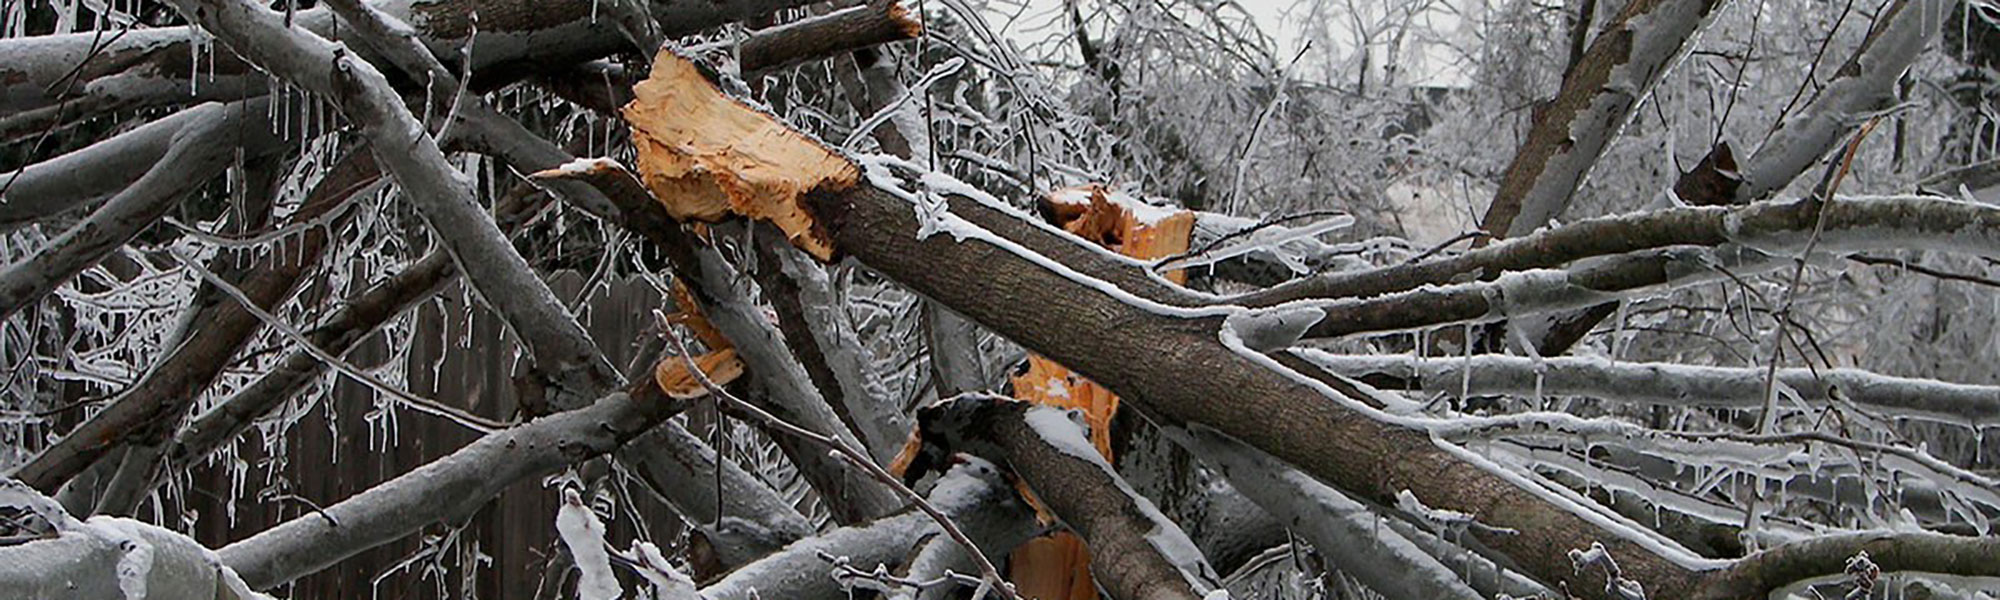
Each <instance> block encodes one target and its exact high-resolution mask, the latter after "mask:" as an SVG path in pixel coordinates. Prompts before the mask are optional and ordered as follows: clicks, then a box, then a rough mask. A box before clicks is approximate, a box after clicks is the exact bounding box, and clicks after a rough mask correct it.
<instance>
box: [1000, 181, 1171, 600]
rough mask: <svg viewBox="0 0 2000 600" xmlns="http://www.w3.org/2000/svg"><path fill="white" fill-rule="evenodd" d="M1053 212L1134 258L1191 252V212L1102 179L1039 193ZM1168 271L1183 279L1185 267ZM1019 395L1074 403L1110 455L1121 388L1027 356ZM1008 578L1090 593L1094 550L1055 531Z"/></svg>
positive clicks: (1081, 233) (1032, 545)
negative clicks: (1165, 205) (1111, 188)
mask: <svg viewBox="0 0 2000 600" xmlns="http://www.w3.org/2000/svg"><path fill="white" fill-rule="evenodd" d="M1042 205H1043V208H1044V209H1045V214H1048V215H1050V216H1051V217H1052V219H1053V220H1054V221H1055V224H1056V225H1059V226H1061V227H1062V228H1063V229H1064V230H1065V231H1068V232H1070V233H1074V234H1076V235H1077V236H1078V237H1082V238H1084V239H1087V240H1090V241H1092V242H1096V243H1097V244H1099V245H1102V246H1104V247H1106V248H1110V249H1112V250H1114V251H1117V252H1118V253H1119V254H1123V255H1126V256H1130V257H1133V258H1163V257H1167V256H1173V255H1176V254H1180V253H1182V252H1186V251H1187V249H1188V240H1189V236H1190V235H1191V234H1192V233H1193V231H1194V213H1191V212H1187V211H1180V210H1174V209H1168V208H1160V207H1156V206H1152V205H1148V204H1146V203H1144V202H1143V201H1140V200H1139V199H1137V198H1133V197H1131V196H1126V195H1122V194H1116V193H1113V192H1111V191H1109V190H1107V189H1105V188H1104V186H1100V185H1086V186H1079V187H1073V188H1066V189H1062V190H1056V191H1054V192H1051V193H1049V194H1048V195H1047V196H1044V197H1043V198H1042ZM1167 278H1168V279H1171V280H1173V281H1174V282H1175V283H1184V282H1185V281H1186V278H1187V274H1186V273H1185V272H1183V271H1174V272H1171V273H1168V274H1167ZM1012 381H1013V384H1014V397H1016V398H1020V399H1022V400H1026V401H1029V402H1033V403H1036V404H1048V405H1052V406H1061V407H1064V408H1074V409H1078V410H1081V411H1082V412H1083V420H1084V423H1085V424H1087V425H1089V426H1090V441H1091V444H1092V445H1094V446H1096V447H1097V452H1098V453H1100V454H1103V455H1104V458H1105V460H1110V459H1111V418H1112V417H1113V416H1115V415H1116V413H1117V411H1118V396H1117V395H1115V394H1112V393H1111V391H1110V390H1107V389H1104V386H1100V385H1097V384H1096V383H1093V382H1091V381H1090V380H1088V379H1084V378H1083V376H1081V375H1077V374H1076V373H1073V372H1071V371H1070V370H1069V369H1067V368H1064V367H1063V366H1062V365H1060V364H1056V362H1055V361H1052V360H1049V359H1046V358H1043V357H1041V356H1038V355H1032V354H1031V355H1029V356H1028V368H1027V370H1026V371H1024V372H1022V373H1021V374H1020V375H1016V376H1014V377H1013V379H1012ZM1008 578H1009V579H1011V580H1012V581H1013V582H1014V583H1015V585H1017V586H1019V590H1020V593H1021V596H1022V597H1024V598H1041V599H1043V600H1092V599H1095V598H1097V586H1096V585H1095V584H1094V583H1092V581H1091V579H1090V553H1089V552H1088V551H1087V550H1086V549H1085V548H1084V545H1083V540H1082V539H1080V538H1077V537H1076V536H1075V535H1071V534H1069V533H1057V534H1055V535H1052V536H1049V537H1043V538H1037V539H1033V540H1029V541H1028V543H1026V544H1023V545H1021V546H1020V547H1019V548H1017V549H1015V550H1014V553H1013V554H1012V555H1010V556H1009V557H1008Z"/></svg>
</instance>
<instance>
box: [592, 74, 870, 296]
mask: <svg viewBox="0 0 2000 600" xmlns="http://www.w3.org/2000/svg"><path fill="white" fill-rule="evenodd" d="M632 91H633V94H634V99H633V100H632V102H631V103H630V104H626V105H625V110H624V113H625V120H626V121H628V122H629V123H631V125H632V144H633V145H634V146H636V147H637V148H638V150H639V174H640V177H641V180H642V181H644V182H645V183H646V187H647V188H649V189H651V190H652V192H653V197H655V198H658V199H659V200H660V203H661V204H662V205H663V206H665V207H666V208H667V213H668V214H671V215H673V217H674V218H676V219H680V220H682V221H688V220H695V221H706V222H711V223H712V222H717V221H721V220H722V219H725V218H728V217H729V216H731V215H736V216H744V217H750V218H753V219H760V220H764V221H768V222H770V223H772V224H774V225H777V226H778V229H780V230H782V231H784V232H785V236H786V237H787V238H790V239H791V241H792V243H793V244H795V245H797V246H798V247H799V248H802V249H804V250H805V251H806V252H808V253H811V254H812V255H813V256H814V257H815V258H818V259H820V260H829V259H831V258H832V257H833V243H832V242H831V241H830V240H829V239H828V238H827V235H826V230H825V229H824V228H822V227H821V226H820V225H819V223H817V222H816V221H815V220H814V219H813V215H812V211H811V210H809V209H807V208H806V206H805V204H804V200H805V194H806V192H809V191H813V190H826V191H839V190H844V189H848V188H852V187H854V185H855V183H856V182H857V181H859V180H860V178H861V172H860V171H859V170H857V169H856V168H855V167H854V163H851V162H848V160H847V159H846V158H843V157H841V156H840V155H838V154H834V153H833V152H832V151H829V150H827V149H826V147H824V146H822V145H820V144H819V143H818V142H817V141H814V140H812V139H810V138H808V137H806V136H805V135H804V134H801V133H799V132H797V131H794V130H792V129H791V128H789V127H785V126H784V125H782V124H780V123H779V122H778V121H777V120H776V119H773V118H771V117H770V116H769V115H766V114H764V113H763V112H760V111H758V110H756V109H753V108H751V107H749V106H746V105H744V104H743V103H742V102H738V101H736V100H734V99H732V98H730V97H729V96H728V95H726V94H723V93H722V91H721V90H718V89H716V87H715V85H714V84H712V83H710V82H709V81H708V79H707V78H705V77H703V76H702V74H701V71H700V70H699V69H696V68H695V66H694V64H693V63H691V62H689V61H688V60H687V59H684V58H681V57H680V55H678V54H675V53H674V52H673V51H672V50H663V51H661V52H660V55H659V56H658V57H657V58H655V60H654V62H653V70H652V74H651V75H650V76H648V77H647V78H646V80H645V81H641V82H639V85H638V86H635V87H634V88H633V90H632Z"/></svg>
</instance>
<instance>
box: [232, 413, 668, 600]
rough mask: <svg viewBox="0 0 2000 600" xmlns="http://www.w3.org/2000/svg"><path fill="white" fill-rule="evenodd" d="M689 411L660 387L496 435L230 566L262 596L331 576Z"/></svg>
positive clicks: (246, 545)
mask: <svg viewBox="0 0 2000 600" xmlns="http://www.w3.org/2000/svg"><path fill="white" fill-rule="evenodd" d="M687 404H688V400H686V399H678V398H674V397H672V396H669V395H667V394H665V393H662V392H661V390H660V388H659V387H657V386H656V385H654V383H653V382H650V381H642V382H640V384H639V385H638V386H636V387H634V388H633V389H632V390H630V391H629V393H627V392H620V393H614V394H611V395H609V396H605V397H603V398H600V399H598V401H597V402H595V403H592V404H591V405H589V406H586V407H583V408H579V409H576V410H572V411H568V412H562V413H557V414H553V415H549V416H545V417H542V418H539V419H535V420H533V421H530V422H528V423H525V424H522V425H519V426H516V427H513V428H509V429H505V430H501V431H497V432H494V433H491V434H487V435H485V436H483V437H481V438H479V439H477V440H474V441H473V442H472V443H471V444H467V445H466V446H465V447H463V448H460V449H458V450H456V451H454V452H452V453H451V454H448V455H445V456H444V457H443V458H439V459H437V460H435V461H432V462H430V463H429V464H425V465H424V466H422V467H418V468H417V469H415V470H412V471H410V472H408V473H404V474H403V475H401V476H398V477H396V478H395V479H391V480H389V481H387V482H383V483H382V484H380V485H377V486H375V487H372V488H369V489H368V490H367V491H364V492H361V493H359V494H355V495H354V496H350V497H348V498H347V499H346V500H342V501H340V503H338V504H334V505H332V506H328V507H326V508H325V509H324V510H322V511H319V512H315V513H310V514H306V515H303V516H300V517H297V518H294V519H292V520H290V521H286V522H285V523H283V524H280V525H278V526H276V527H272V528H270V529H266V530H264V531H262V532H259V533H258V534H257V535H254V536H251V537H249V538H247V539H244V540H242V541H238V542H236V543H233V544H230V545H228V546H225V547H223V548H222V549H221V550H219V552H220V553H221V555H222V558H223V562H224V563H226V564H228V565H229V566H231V567H233V568H235V569H236V570H237V572H239V573H242V574H243V578H244V580H245V581H248V582H250V585H251V586H252V587H255V588H258V589H265V588H270V587H273V586H277V585H280V584H283V583H285V582H287V581H291V580H293V579H296V578H298V577H301V576H304V575H307V574H310V573H313V572H316V571H319V570H320V569H324V568H326V567H328V566H330V565H332V564H334V563H336V562H339V561H340V560H342V559H345V558H347V557H349V556H353V555H355V554H357V553H359V552H361V551H363V550H367V549H369V548H373V547H375V546H378V545H381V544H384V543H388V542H390V541H392V540H395V539H398V538H401V537H403V536H405V535H409V534H410V532H413V531H417V530H418V529H421V528H423V527H425V526H428V525H430V524H433V523H439V522H446V523H450V522H457V521H460V520H463V519H465V518H468V517H470V516H472V514H473V513H474V512H475V511H477V510H479V508H480V507H481V506H484V505H485V504H486V503H487V501H489V500H491V499H492V498H493V497H494V496H497V495H499V494H500V492H501V491H502V490H505V489H507V488H508V487H509V486H512V485H513V484H515V483H518V482H521V481H527V480H532V479H534V478H538V477H545V476H548V475H551V474H554V473H556V472H558V471H560V470H562V469H563V468H566V467H568V466H569V465H571V464H574V463H576V462H579V461H582V460H585V459H589V458H592V457H595V456H599V455H602V454H605V453H607V452H611V451H613V450H615V449H617V448H618V447H619V446H620V445H622V444H624V443H625V442H627V441H630V440H631V439H633V438H635V437H638V436H639V435H640V434H642V433H645V432H646V431H647V430H648V429H651V428H652V427H653V426H654V425H656V424H658V423H660V422H661V421H664V420H666V419H667V418H668V417H671V416H673V415H674V414H676V413H679V412H680V411H681V410H682V409H683V408H685V407H686V406H687Z"/></svg>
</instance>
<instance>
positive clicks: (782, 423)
mask: <svg viewBox="0 0 2000 600" xmlns="http://www.w3.org/2000/svg"><path fill="white" fill-rule="evenodd" d="M673 340H674V345H675V346H676V347H677V348H678V349H679V350H680V355H681V360H683V361H687V362H688V364H689V366H690V367H693V365H694V363H693V360H694V359H693V357H692V355H691V354H689V353H688V347H687V342H686V341H685V340H682V339H681V338H680V337H678V335H676V336H675V337H674V338H673ZM688 373H691V374H693V376H694V379H695V380H696V381H698V382H700V383H701V385H702V387H704V388H707V390H708V393H709V394H711V395H713V396H715V397H716V398H718V399H721V400H725V401H727V402H728V403H729V404H730V405H731V406H733V407H734V408H735V409H736V410H737V411H740V412H742V413H744V414H747V415H749V417H750V418H751V419H752V420H753V421H755V422H756V423H757V424H758V425H761V426H763V427H764V428H766V429H768V430H771V431H774V432H777V433H779V434H783V435H786V436H791V437H795V438H798V439H801V440H805V441H807V442H810V443H812V444H814V445H816V446H819V447H822V448H825V449H827V450H828V451H829V454H832V455H834V456H836V457H838V458H840V459H841V460H845V461H847V462H848V463H849V464H852V465H854V466H855V467H857V468H859V469H862V470H863V471H866V472H867V473H868V475H869V476H871V477H874V478H875V480H876V481H879V482H881V483H882V484H883V485H885V486H888V487H889V488H890V489H892V490H895V492H896V494H897V495H898V496H900V497H901V498H902V499H903V500H906V501H908V502H909V503H910V504H911V505H913V506H915V507H916V509H917V511H918V512H921V513H923V514H924V515H925V516H927V517H929V518H930V519H931V520H932V521H933V522H935V523H936V524H937V526H938V528H939V529H942V530H944V533H945V535H948V536H951V539H952V541H954V542H957V543H958V545H959V547H961V548H964V549H965V552H966V553H967V554H969V555H971V556H972V558H973V560H974V562H975V563H977V564H978V565H979V574H980V577H981V578H982V579H984V580H985V581H986V582H987V583H989V584H991V585H993V586H994V587H995V589H996V591H998V592H999V594H1000V597H1001V598H1006V599H1008V600H1018V596H1016V595H1015V594H1014V591H1013V588H1012V587H1011V586H1009V585H1008V584H1007V582H1006V580H1005V579H1002V578H1001V577H1000V571H999V569H996V568H994V566H993V562H992V561H991V560H988V559H987V558H986V555H985V554H984V553H983V552H981V551H980V549H979V545H978V543H977V542H975V541H973V540H972V538H971V537H969V536H967V535H966V533H965V530H964V529H963V528H960V527H959V526H958V525H957V524H956V523H954V522H953V520H952V518H951V516H950V515H948V514H946V513H945V512H944V511H943V510H942V509H940V508H938V507H937V506H936V505H934V504H931V503H930V502H929V501H926V500H925V499H924V498H923V497H922V496H918V495H917V493H916V492H915V491H912V490H911V489H910V487H909V486H908V485H906V484H904V483H903V482H902V480H900V479H898V478H897V477H896V476H895V475H891V474H890V473H889V471H888V470H886V469H883V468H882V466H881V465H878V464H876V463H875V462H874V461H873V460H871V459H869V458H868V455H867V454H866V453H864V452H863V451H862V450H861V449H860V448H859V447H857V445H856V444H854V443H853V442H851V441H849V440H846V439H842V438H840V437H837V436H833V435H828V434H823V433H819V432H815V431H812V430H810V429H806V428H804V427H800V426H798V425H796V424H793V423H791V422H789V421H786V420H784V419H783V418H780V417H778V416H777V415H773V414H771V413H769V412H767V411H765V410H764V409H763V408H760V407H758V406H757V405H754V404H751V403H749V402H745V401H743V399H741V398H737V397H736V396H735V395H733V394H730V393H729V391H728V390H724V389H722V388H721V387H718V386H717V385H716V384H715V382H713V381H711V380H709V378H708V376H707V375H705V374H703V373H702V372H701V370H700V369H696V368H689V369H688Z"/></svg>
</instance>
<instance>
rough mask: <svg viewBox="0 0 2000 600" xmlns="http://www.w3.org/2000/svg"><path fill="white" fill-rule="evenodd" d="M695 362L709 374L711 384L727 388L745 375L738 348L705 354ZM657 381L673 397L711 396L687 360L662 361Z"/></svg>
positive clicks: (654, 370) (654, 378)
mask: <svg viewBox="0 0 2000 600" xmlns="http://www.w3.org/2000/svg"><path fill="white" fill-rule="evenodd" d="M694 360H695V363H696V364H699V365H701V372H702V373H703V374H706V375H708V379H709V381H713V382H715V384H716V385H727V384H728V383H729V382H732V381H735V380H736V378H738V377H742V376H743V361H740V360H737V359H736V349H734V348H724V349H721V350H717V351H715V352H710V353H708V354H703V355H701V356H699V357H696V358H695V359H694ZM653 381H654V383H656V384H658V385H659V386H660V391H661V392H664V393H665V394H666V395H667V397H669V398H677V399H688V398H700V397H702V396H706V395H708V390H707V388H704V387H702V385H701V380H699V379H696V378H695V376H694V373H693V372H690V371H689V370H688V368H687V364H686V361H682V360H681V359H679V358H669V359H665V360H661V361H660V362H659V364H658V365H655V366H654V367H653Z"/></svg>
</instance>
